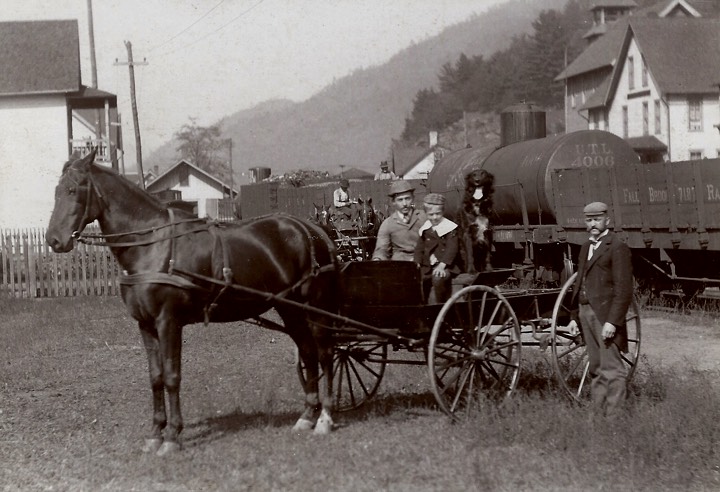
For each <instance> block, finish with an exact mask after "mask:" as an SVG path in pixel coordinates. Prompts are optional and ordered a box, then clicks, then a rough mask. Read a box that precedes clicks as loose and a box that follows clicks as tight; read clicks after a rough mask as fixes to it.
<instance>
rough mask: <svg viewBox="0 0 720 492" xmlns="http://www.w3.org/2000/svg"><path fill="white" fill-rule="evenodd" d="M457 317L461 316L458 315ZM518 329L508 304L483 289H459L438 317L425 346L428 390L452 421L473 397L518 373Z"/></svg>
mask: <svg viewBox="0 0 720 492" xmlns="http://www.w3.org/2000/svg"><path fill="white" fill-rule="evenodd" d="M458 313H461V314H460V315H458ZM520 347H521V343H520V324H519V323H518V322H517V318H516V317H515V314H514V313H513V311H512V307H511V306H510V304H509V303H508V302H507V300H506V299H505V298H504V297H503V296H502V295H501V294H500V293H499V292H497V291H496V290H495V289H493V288H492V287H488V286H483V285H472V286H468V287H465V288H463V289H462V290H461V291H460V292H459V293H457V294H455V295H454V296H453V297H451V299H450V300H449V301H448V302H447V303H446V304H445V306H443V308H442V309H441V311H440V314H438V317H437V319H436V320H435V324H434V326H433V331H432V334H431V336H430V343H429V345H428V366H429V369H430V377H431V385H432V388H433V392H434V393H435V398H436V399H437V401H438V405H439V406H440V408H441V409H442V410H443V411H444V412H445V413H447V414H448V415H450V416H451V417H452V418H454V419H457V418H459V415H462V414H465V413H466V412H467V410H468V409H469V408H470V407H471V406H472V405H473V402H474V401H477V396H478V394H479V393H478V392H479V391H482V390H491V389H492V390H493V395H496V392H495V391H494V389H496V388H504V389H505V390H506V391H504V394H505V395H509V394H510V393H511V392H512V390H514V388H515V386H516V385H517V379H518V378H517V376H518V374H519V371H520V363H519V355H520Z"/></svg>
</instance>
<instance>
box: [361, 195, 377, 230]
mask: <svg viewBox="0 0 720 492" xmlns="http://www.w3.org/2000/svg"><path fill="white" fill-rule="evenodd" d="M358 204H359V205H360V211H359V212H358V214H359V215H358V222H359V228H360V233H361V234H368V233H372V232H374V231H375V230H376V229H377V228H378V227H379V226H380V224H379V221H378V216H377V212H375V209H374V208H373V205H372V198H368V199H367V200H363V199H361V198H359V199H358Z"/></svg>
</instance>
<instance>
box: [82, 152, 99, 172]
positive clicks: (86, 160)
mask: <svg viewBox="0 0 720 492" xmlns="http://www.w3.org/2000/svg"><path fill="white" fill-rule="evenodd" d="M97 150H98V149H97V147H93V149H92V151H90V153H89V154H88V155H86V156H85V157H83V158H82V159H80V161H79V162H78V167H80V168H82V169H84V170H87V169H89V168H90V164H92V163H93V162H95V156H96V155H97Z"/></svg>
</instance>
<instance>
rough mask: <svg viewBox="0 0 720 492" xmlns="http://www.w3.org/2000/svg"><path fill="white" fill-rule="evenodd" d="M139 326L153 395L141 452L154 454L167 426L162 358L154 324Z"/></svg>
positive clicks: (143, 323)
mask: <svg viewBox="0 0 720 492" xmlns="http://www.w3.org/2000/svg"><path fill="white" fill-rule="evenodd" d="M139 326H140V335H141V336H142V339H143V344H144V345H145V352H146V353H147V359H148V372H149V374H150V387H151V388H152V395H153V419H152V433H151V435H150V437H148V438H147V439H145V446H144V447H143V451H144V452H146V453H154V452H156V451H157V450H158V449H160V446H161V445H162V442H163V436H162V434H163V429H165V425H166V424H167V416H166V414H165V383H164V382H163V366H162V357H161V355H160V341H159V340H158V333H157V330H155V323H154V322H152V321H141V322H140V323H139Z"/></svg>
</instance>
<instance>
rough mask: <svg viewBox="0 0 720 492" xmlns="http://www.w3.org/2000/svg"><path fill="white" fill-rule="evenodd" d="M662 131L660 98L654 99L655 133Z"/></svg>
mask: <svg viewBox="0 0 720 492" xmlns="http://www.w3.org/2000/svg"><path fill="white" fill-rule="evenodd" d="M660 133H662V109H661V107H660V99H655V135H660Z"/></svg>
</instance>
